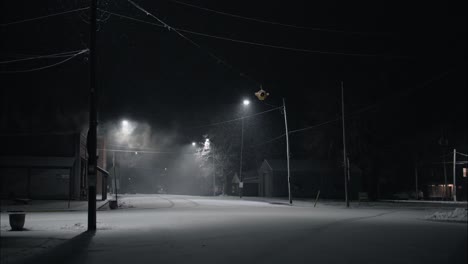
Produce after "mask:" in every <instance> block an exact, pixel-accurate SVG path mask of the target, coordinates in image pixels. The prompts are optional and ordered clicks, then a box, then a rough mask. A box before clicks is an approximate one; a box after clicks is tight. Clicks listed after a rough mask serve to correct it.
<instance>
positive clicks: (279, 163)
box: [264, 159, 329, 172]
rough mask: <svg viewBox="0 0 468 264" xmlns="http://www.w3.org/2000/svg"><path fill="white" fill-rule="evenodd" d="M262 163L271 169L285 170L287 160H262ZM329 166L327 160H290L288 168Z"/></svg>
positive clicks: (304, 168) (313, 168)
mask: <svg viewBox="0 0 468 264" xmlns="http://www.w3.org/2000/svg"><path fill="white" fill-rule="evenodd" d="M264 163H266V164H267V166H268V167H270V168H271V169H272V170H273V171H287V169H288V167H287V161H286V160H278V159H271V160H266V159H265V160H264ZM326 167H329V162H328V161H326V160H290V161H289V168H290V170H291V171H296V172H299V171H312V170H317V169H318V168H326Z"/></svg>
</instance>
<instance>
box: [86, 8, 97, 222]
mask: <svg viewBox="0 0 468 264" xmlns="http://www.w3.org/2000/svg"><path fill="white" fill-rule="evenodd" d="M96 1H97V0H91V8H90V11H91V15H90V23H89V24H90V32H89V35H90V37H89V42H90V43H89V75H90V99H89V130H88V136H87V150H88V231H94V230H96V181H97V159H98V156H97V89H96V29H97V27H96V8H97V6H96Z"/></svg>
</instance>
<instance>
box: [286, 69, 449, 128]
mask: <svg viewBox="0 0 468 264" xmlns="http://www.w3.org/2000/svg"><path fill="white" fill-rule="evenodd" d="M449 72H450V70H447V71H445V72H443V73H441V74H438V75H436V76H435V77H433V78H430V79H429V80H427V81H425V82H423V83H422V84H420V85H417V86H415V87H414V88H412V89H410V90H408V91H405V92H402V93H399V94H396V95H394V96H391V97H388V98H387V101H388V99H395V98H397V97H401V96H404V95H407V94H409V93H411V92H413V91H414V90H417V89H421V88H424V87H426V86H427V85H429V84H430V83H432V82H433V81H436V80H439V79H440V78H442V77H444V76H445V75H447V74H448V73H449ZM383 103H385V101H381V102H378V103H375V104H371V105H368V106H366V107H363V108H361V109H359V110H357V111H354V112H352V113H351V114H349V116H355V115H357V114H360V113H363V112H366V111H369V110H371V109H374V108H377V107H378V106H379V105H381V104H383ZM341 118H342V117H341V116H340V117H337V118H334V119H331V120H328V121H325V122H323V123H320V124H317V125H313V126H308V127H304V128H300V129H295V130H291V131H289V134H292V133H297V132H301V131H305V130H309V129H314V128H317V127H320V126H323V125H326V124H330V123H333V122H336V121H339V120H341Z"/></svg>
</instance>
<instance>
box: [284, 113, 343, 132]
mask: <svg viewBox="0 0 468 264" xmlns="http://www.w3.org/2000/svg"><path fill="white" fill-rule="evenodd" d="M338 120H341V117H339V118H335V119H332V120H328V121H325V122H323V123H320V124H317V125H314V126H308V127H304V128H300V129H295V130H291V131H289V134H293V133H297V132H301V131H304V130H309V129H313V128H317V127H320V126H323V125H326V124H330V123H333V122H336V121H338Z"/></svg>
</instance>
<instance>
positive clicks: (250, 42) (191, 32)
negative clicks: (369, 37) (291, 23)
mask: <svg viewBox="0 0 468 264" xmlns="http://www.w3.org/2000/svg"><path fill="white" fill-rule="evenodd" d="M127 1H129V2H130V1H131V0H127ZM131 2H133V1H131ZM140 8H141V7H140ZM140 10H141V9H140ZM143 10H144V9H143ZM101 11H103V12H107V13H109V14H112V15H115V16H118V17H121V18H126V19H129V20H133V21H136V22H141V23H145V24H149V25H153V26H158V27H163V28H167V29H169V30H173V31H175V32H177V34H179V35H181V33H180V32H184V33H189V34H192V35H197V36H202V37H207V38H213V39H218V40H224V41H230V42H235V43H240V44H245V45H251V46H259V47H266V48H273V49H280V50H287V51H294V52H303V53H312V54H324V55H342V56H358V57H393V58H406V56H401V55H387V54H366V53H347V52H335V51H322V50H311V49H304V48H294V47H287V46H280V45H272V44H266V43H260V42H254V41H247V40H240V39H234V38H228V37H223V36H217V35H213V34H207V33H202V32H197V31H193V30H187V29H183V28H175V27H170V26H169V25H168V24H166V23H164V24H162V23H161V22H160V23H161V24H158V23H152V22H148V21H145V20H142V19H138V18H134V17H130V16H127V15H122V14H119V13H116V12H112V11H107V10H101ZM143 12H145V14H147V15H148V14H149V16H152V17H153V16H154V15H152V14H151V13H149V12H148V11H146V10H145V11H143ZM157 20H158V21H160V19H157ZM182 36H183V38H184V39H187V40H189V41H190V42H191V43H192V44H194V43H195V42H194V41H193V40H191V39H189V38H188V37H186V36H185V35H182ZM194 45H195V46H197V47H199V48H201V46H200V45H199V44H197V43H195V44H194ZM209 53H210V54H211V55H210V56H212V57H214V58H215V59H217V60H220V58H219V57H217V56H216V55H214V54H213V53H211V52H209ZM220 62H223V63H225V61H224V60H221V61H220ZM226 65H229V64H226ZM231 67H232V66H231Z"/></svg>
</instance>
